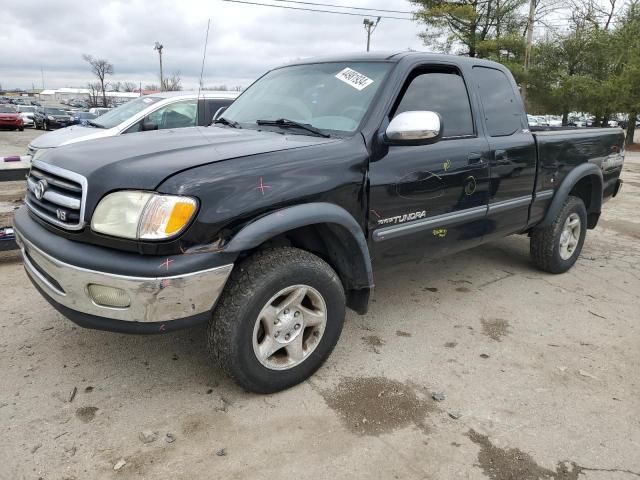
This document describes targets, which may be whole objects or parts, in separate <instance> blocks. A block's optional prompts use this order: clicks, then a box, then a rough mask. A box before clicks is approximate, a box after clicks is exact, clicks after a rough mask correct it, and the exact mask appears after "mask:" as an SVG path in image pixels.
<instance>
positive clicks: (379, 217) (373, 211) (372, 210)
mask: <svg viewBox="0 0 640 480" xmlns="http://www.w3.org/2000/svg"><path fill="white" fill-rule="evenodd" d="M371 212H372V213H373V214H374V215H375V216H376V217H378V219H381V218H382V217H381V216H380V214H379V213H378V212H376V211H375V210H374V209H373V208H372V209H371Z"/></svg>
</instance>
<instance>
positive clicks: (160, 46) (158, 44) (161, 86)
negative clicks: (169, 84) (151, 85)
mask: <svg viewBox="0 0 640 480" xmlns="http://www.w3.org/2000/svg"><path fill="white" fill-rule="evenodd" d="M163 48H164V46H163V45H162V44H161V43H160V42H156V44H155V46H154V47H153V49H154V50H157V51H158V55H159V56H160V91H162V88H163V86H164V78H163V77H162V49H163Z"/></svg>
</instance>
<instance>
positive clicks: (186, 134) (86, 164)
mask: <svg viewBox="0 0 640 480" xmlns="http://www.w3.org/2000/svg"><path fill="white" fill-rule="evenodd" d="M80 128H82V127H80ZM65 130H69V129H65ZM336 141H340V140H337V139H332V138H322V137H314V136H307V135H283V134H281V133H276V132H269V131H260V132H259V131H256V130H248V129H242V130H241V129H232V128H225V127H189V128H180V129H176V130H159V131H154V132H143V133H133V134H127V135H120V136H118V137H111V138H103V139H99V140H95V141H92V142H81V143H77V144H74V145H68V146H65V147H62V148H56V149H52V150H50V151H48V152H46V153H45V154H44V155H43V156H42V157H41V158H40V160H41V161H44V162H46V163H50V164H52V165H56V166H59V167H61V168H65V169H67V170H71V171H72V172H76V173H79V174H81V175H83V176H84V177H85V178H87V180H88V184H89V192H88V195H87V206H90V205H92V204H94V205H95V203H93V202H95V201H97V200H99V198H100V197H102V196H103V195H104V194H105V193H107V192H109V191H112V190H119V189H127V188H136V189H144V190H153V189H155V188H156V187H157V186H158V185H159V184H160V183H162V181H163V180H164V179H166V178H167V177H170V176H171V175H174V174H176V173H178V172H180V171H183V170H187V169H189V168H193V167H197V166H201V165H205V164H208V163H213V162H219V161H221V160H228V159H231V158H237V157H247V156H251V155H258V154H261V153H271V152H277V151H282V150H289V149H293V148H303V147H310V146H314V145H323V144H327V143H331V142H336ZM92 197H95V198H92Z"/></svg>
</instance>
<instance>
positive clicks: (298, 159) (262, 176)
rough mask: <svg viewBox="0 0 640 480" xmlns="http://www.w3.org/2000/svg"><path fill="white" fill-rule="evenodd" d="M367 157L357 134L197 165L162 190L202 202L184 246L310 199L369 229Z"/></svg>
mask: <svg viewBox="0 0 640 480" xmlns="http://www.w3.org/2000/svg"><path fill="white" fill-rule="evenodd" d="M367 160H368V154H367V151H366V149H365V146H364V143H363V141H362V137H360V136H358V135H356V136H354V137H352V138H349V139H344V140H343V139H337V140H336V141H334V142H331V143H325V144H322V145H315V146H310V147H301V148H295V149H291V150H286V151H280V152H273V153H267V154H260V155H253V156H246V157H241V158H235V159H230V160H225V161H223V162H218V163H215V164H209V165H204V166H201V167H196V168H193V169H190V170H187V171H184V172H181V173H178V174H176V175H174V176H172V177H170V178H169V179H167V180H166V181H165V182H163V183H162V184H161V185H160V186H159V187H158V191H160V192H163V193H172V194H181V195H190V196H194V197H197V198H198V200H199V202H200V209H199V212H198V215H197V217H196V220H195V221H194V223H193V225H192V226H191V227H190V228H189V229H188V231H187V233H186V234H185V235H184V236H183V237H182V238H181V239H180V240H181V241H180V248H181V249H183V250H187V249H189V248H192V247H196V246H198V247H199V246H206V245H209V244H212V243H213V242H216V241H217V240H218V239H224V240H229V239H231V238H232V237H233V234H234V233H236V232H237V231H238V230H239V228H240V227H242V226H244V225H246V224H247V223H249V222H250V221H251V220H253V219H256V218H258V217H260V216H262V215H264V214H266V213H268V212H270V211H274V210H278V209H280V208H283V207H287V206H292V205H298V204H303V203H309V202H327V203H333V204H336V205H338V206H340V207H342V208H344V209H345V210H346V211H347V212H349V213H350V214H351V215H352V216H353V217H354V219H355V220H356V221H357V222H358V224H359V225H360V226H361V227H363V226H364V222H365V219H364V203H363V202H364V196H363V186H364V178H365V172H366V166H367Z"/></svg>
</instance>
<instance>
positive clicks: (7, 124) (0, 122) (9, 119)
mask: <svg viewBox="0 0 640 480" xmlns="http://www.w3.org/2000/svg"><path fill="white" fill-rule="evenodd" d="M0 128H8V129H11V130H15V129H16V128H17V129H18V130H20V131H21V132H22V131H23V130H24V122H23V121H22V117H21V116H20V112H18V110H16V109H15V108H14V107H13V106H11V105H0Z"/></svg>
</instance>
